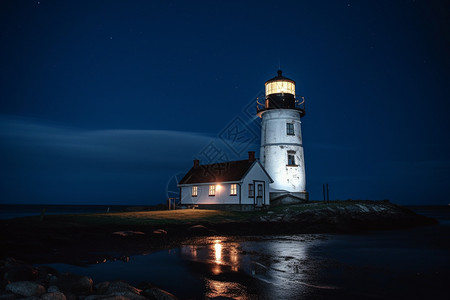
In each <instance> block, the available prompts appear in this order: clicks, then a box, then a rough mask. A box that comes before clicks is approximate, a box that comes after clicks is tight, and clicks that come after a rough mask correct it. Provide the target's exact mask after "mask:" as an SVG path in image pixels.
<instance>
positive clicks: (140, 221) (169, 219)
mask: <svg viewBox="0 0 450 300" xmlns="http://www.w3.org/2000/svg"><path fill="white" fill-rule="evenodd" d="M354 203H355V202H351V201H335V202H329V203H324V202H322V201H317V202H312V201H311V202H309V203H305V204H296V205H286V206H276V207H271V208H270V209H269V210H261V211H242V212H240V211H223V210H205V209H183V210H165V211H141V212H117V213H100V214H73V215H48V216H45V220H44V222H43V223H46V222H45V221H53V222H57V223H65V224H67V225H69V224H73V225H81V226H83V225H108V224H115V225H154V226H163V225H170V224H195V223H197V224H198V223H222V222H228V221H247V220H248V219H250V218H252V217H258V216H264V215H267V214H268V213H269V212H271V213H277V214H282V213H285V212H287V211H297V212H299V211H305V210H320V209H324V208H327V207H339V206H340V207H342V206H347V205H351V204H354ZM30 218H31V217H30Z"/></svg>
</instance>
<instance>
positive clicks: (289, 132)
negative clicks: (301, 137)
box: [286, 123, 295, 135]
mask: <svg viewBox="0 0 450 300" xmlns="http://www.w3.org/2000/svg"><path fill="white" fill-rule="evenodd" d="M286 134H287V135H295V134H294V124H293V123H286Z"/></svg>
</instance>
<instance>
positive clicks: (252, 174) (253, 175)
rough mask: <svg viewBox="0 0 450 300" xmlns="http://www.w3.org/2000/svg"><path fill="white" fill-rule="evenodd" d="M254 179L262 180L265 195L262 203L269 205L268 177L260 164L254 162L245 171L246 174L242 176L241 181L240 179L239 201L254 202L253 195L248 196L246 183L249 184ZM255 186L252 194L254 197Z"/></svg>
mask: <svg viewBox="0 0 450 300" xmlns="http://www.w3.org/2000/svg"><path fill="white" fill-rule="evenodd" d="M254 180H260V181H264V186H265V190H264V192H265V197H264V200H265V202H264V203H263V204H264V205H269V203H270V198H269V178H268V177H267V174H266V172H264V170H263V169H262V167H261V165H260V164H259V163H256V164H255V165H254V166H253V168H251V170H250V171H249V172H248V173H247V175H246V176H245V177H244V179H243V181H242V199H241V203H242V204H254V203H256V202H255V198H254V197H251V198H250V197H249V196H248V185H249V184H254ZM257 192H258V191H257V187H256V185H255V186H254V196H255V197H256V194H257Z"/></svg>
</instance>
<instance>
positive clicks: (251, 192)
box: [248, 183, 255, 197]
mask: <svg viewBox="0 0 450 300" xmlns="http://www.w3.org/2000/svg"><path fill="white" fill-rule="evenodd" d="M248 196H249V197H254V196H255V189H254V187H253V184H251V183H250V184H249V185H248Z"/></svg>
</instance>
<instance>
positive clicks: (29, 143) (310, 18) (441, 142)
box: [0, 0, 450, 204]
mask: <svg viewBox="0 0 450 300" xmlns="http://www.w3.org/2000/svg"><path fill="white" fill-rule="evenodd" d="M449 53H450V10H449V6H448V4H447V3H446V1H436V0H435V1H419V0H417V1H285V2H279V1H277V2H275V1H254V2H249V1H201V2H198V1H195V2H193V3H191V1H46V0H41V1H15V0H14V1H13V0H9V1H8V0H7V1H1V2H0V146H1V148H0V190H1V198H0V201H1V203H59V204H70V203H79V204H103V203H104V204H154V203H161V202H164V201H165V197H166V195H167V190H168V191H169V194H170V192H172V191H173V190H174V189H173V182H174V181H173V180H172V181H170V180H171V178H172V177H173V176H175V175H178V176H180V174H181V173H183V172H186V171H187V170H188V169H189V168H190V167H191V164H192V159H193V158H200V159H201V160H202V161H203V162H205V161H206V160H208V158H207V156H208V155H209V156H211V151H210V150H211V149H216V150H218V152H217V153H216V154H220V155H218V156H217V157H216V160H220V159H224V158H226V159H238V158H244V157H245V156H246V151H248V150H256V151H257V155H258V154H259V133H258V126H259V125H258V122H259V120H257V119H256V118H255V117H253V115H254V113H255V111H254V109H255V108H254V105H253V104H254V98H255V97H256V96H258V95H260V94H261V92H262V91H263V88H264V82H265V81H266V80H267V79H269V78H272V77H274V76H275V75H276V71H277V69H278V67H279V65H281V68H282V69H283V71H284V74H285V75H286V76H288V77H290V78H292V79H294V80H296V82H297V93H298V94H300V95H303V96H305V97H306V101H307V103H306V109H307V114H306V116H305V118H303V119H302V126H303V127H302V130H303V145H304V147H305V160H306V175H307V188H308V190H309V192H310V195H311V198H312V199H321V197H322V183H326V182H328V183H329V184H330V196H331V198H332V199H348V198H352V199H390V200H391V201H393V202H395V203H399V204H418V203H420V204H447V203H449V202H450V200H449V197H448V195H447V193H448V192H447V189H448V187H449V186H450V141H449V133H448V129H449V128H450V124H449V123H450V121H449V117H448V112H449V110H450V105H449V101H450V55H449ZM234 128H237V129H239V128H240V129H242V128H245V129H246V131H247V132H246V133H244V136H243V137H241V138H242V139H241V144H233V143H232V142H230V138H232V137H230V135H229V133H230V130H231V131H232V129H234ZM238 131H239V130H238ZM208 147H209V148H208ZM172 179H173V178H172ZM168 183H169V184H168ZM167 186H168V187H167Z"/></svg>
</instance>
